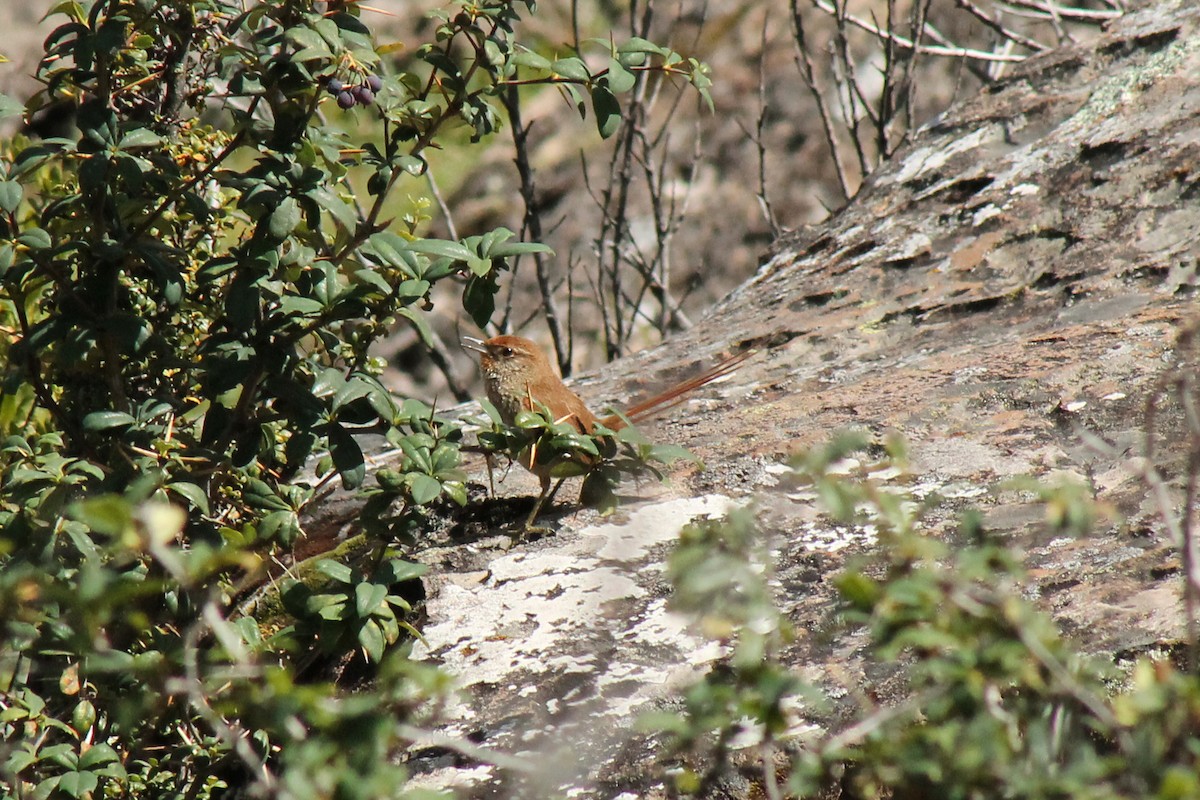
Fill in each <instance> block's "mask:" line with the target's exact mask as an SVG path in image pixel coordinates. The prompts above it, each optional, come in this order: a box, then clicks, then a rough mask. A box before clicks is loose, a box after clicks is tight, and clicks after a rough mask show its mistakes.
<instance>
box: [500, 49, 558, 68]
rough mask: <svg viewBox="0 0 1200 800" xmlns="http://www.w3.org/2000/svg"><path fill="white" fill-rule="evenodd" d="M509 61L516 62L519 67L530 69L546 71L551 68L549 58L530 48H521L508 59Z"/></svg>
mask: <svg viewBox="0 0 1200 800" xmlns="http://www.w3.org/2000/svg"><path fill="white" fill-rule="evenodd" d="M509 63H511V64H516V65H517V66H520V67H529V68H530V69H541V70H547V71H548V70H551V69H553V66H552V65H551V63H550V59H548V58H546V57H545V56H540V55H538V54H537V53H535V52H533V51H531V50H522V51H521V52H519V53H517V54H516V55H515V56H513V57H512V58H511V59H509Z"/></svg>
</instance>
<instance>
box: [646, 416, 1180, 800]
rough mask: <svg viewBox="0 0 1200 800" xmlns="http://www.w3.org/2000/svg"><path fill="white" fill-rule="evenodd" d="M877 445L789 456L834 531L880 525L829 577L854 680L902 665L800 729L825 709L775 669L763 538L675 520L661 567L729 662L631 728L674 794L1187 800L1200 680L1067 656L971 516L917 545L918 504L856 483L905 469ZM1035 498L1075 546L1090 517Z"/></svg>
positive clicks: (752, 527)
mask: <svg viewBox="0 0 1200 800" xmlns="http://www.w3.org/2000/svg"><path fill="white" fill-rule="evenodd" d="M886 450H887V452H886V453H880V451H879V449H878V448H868V447H867V440H866V439H864V438H862V437H860V436H857V435H853V434H851V435H846V436H843V437H841V438H838V439H836V440H835V441H834V442H832V443H831V444H830V445H828V446H827V447H825V448H819V449H815V450H812V451H810V452H808V453H806V454H805V455H803V456H801V457H800V458H798V459H797V461H796V463H795V464H794V467H795V468H796V473H795V480H796V481H797V483H798V484H799V485H802V486H806V487H807V488H808V489H809V490H811V491H812V492H813V493H814V494H815V495H816V496H817V497H819V498H820V499H821V501H822V502H823V505H824V506H825V507H826V508H827V509H828V510H829V511H830V512H831V516H832V517H833V520H834V522H836V523H838V524H844V525H870V526H872V527H873V528H874V529H875V530H876V531H877V533H878V536H879V539H880V544H881V547H880V551H881V554H880V556H879V557H878V558H877V559H872V560H871V561H867V562H863V563H860V564H858V565H857V566H851V567H850V568H849V569H847V570H846V571H845V572H843V573H842V574H841V575H840V576H839V577H838V578H837V586H836V589H837V593H838V595H839V598H840V601H841V613H840V615H839V623H838V624H839V628H840V629H842V630H845V631H848V632H859V633H861V634H862V635H864V636H865V637H866V648H865V654H864V655H865V658H866V661H867V663H866V664H865V665H864V668H865V669H866V671H867V673H868V674H872V675H877V674H881V668H882V667H883V666H884V665H889V664H890V665H894V666H896V667H902V668H903V670H904V674H905V676H906V683H907V691H906V695H905V696H904V697H902V698H900V699H898V700H895V701H893V703H892V704H888V705H882V704H878V703H877V702H876V701H874V700H873V699H871V698H868V697H867V696H865V695H864V696H861V697H859V701H860V702H859V704H858V707H857V708H856V709H855V710H854V711H853V712H851V714H850V715H849V719H844V718H843V719H841V721H840V723H839V727H838V729H836V730H831V731H827V732H824V733H818V732H816V730H815V729H814V728H813V727H812V726H811V725H808V724H806V723H805V716H806V715H805V713H804V712H805V709H806V708H807V709H809V710H811V711H819V710H820V709H821V708H822V707H823V706H824V705H825V701H824V700H823V697H822V695H821V693H820V692H819V691H818V690H817V689H816V688H815V687H813V686H810V685H808V684H806V683H805V682H804V681H803V680H801V679H800V678H799V677H798V676H797V675H796V673H795V672H794V670H793V669H792V668H791V667H789V666H788V665H787V663H785V660H784V659H782V658H781V653H782V650H783V649H784V648H785V647H787V646H788V645H789V644H790V643H791V642H793V641H794V632H793V630H792V629H791V627H790V626H789V624H788V621H787V619H786V617H785V616H783V615H782V614H781V613H780V611H779V610H778V609H777V608H776V606H775V604H774V601H773V599H772V596H771V591H770V589H769V587H768V581H769V579H770V576H771V573H770V563H771V560H770V558H769V557H768V547H769V546H770V540H769V537H768V536H766V535H764V534H763V532H761V531H760V530H759V529H758V526H757V522H756V519H755V517H754V515H753V513H752V512H750V511H747V510H742V511H739V512H736V513H734V514H732V515H731V516H729V517H728V518H726V519H723V520H715V521H708V522H703V523H700V524H697V525H694V526H691V527H689V528H687V529H685V531H684V533H683V535H682V537H681V541H680V543H679V545H678V547H677V549H676V552H675V553H674V554H673V556H672V557H671V560H670V562H669V574H670V577H671V579H672V582H673V583H674V585H675V594H674V597H673V600H672V604H673V607H674V608H675V609H676V610H678V611H681V612H684V613H688V614H690V615H692V616H693V617H694V618H695V619H696V620H697V622H698V626H699V629H700V630H701V631H703V632H705V633H706V634H707V635H709V636H710V637H712V638H714V639H716V640H718V641H722V642H725V643H727V645H728V646H729V655H728V657H727V658H726V659H724V660H723V661H722V662H721V663H720V664H719V665H718V666H717V667H716V668H714V669H713V670H712V671H711V672H710V674H709V675H708V676H706V677H705V678H704V679H703V680H701V681H699V682H697V683H696V684H694V685H693V686H691V687H690V688H688V689H687V690H685V692H684V694H683V697H682V700H683V703H682V710H680V711H677V712H660V713H655V714H653V715H649V716H648V717H647V718H646V719H644V720H643V724H644V726H645V727H646V728H647V729H649V730H652V731H656V732H661V733H664V734H667V741H668V742H669V746H668V755H669V756H672V759H671V760H672V762H675V761H676V760H678V759H682V761H679V762H678V763H681V764H684V765H692V766H681V767H680V768H679V769H677V770H676V771H675V773H674V786H675V788H676V789H677V790H678V791H680V792H681V793H683V794H695V795H697V796H713V795H714V794H719V793H720V791H724V789H723V788H722V787H723V781H724V780H725V779H726V778H727V777H728V776H729V772H730V770H731V769H733V768H734V766H735V765H736V767H737V768H740V769H741V770H742V771H743V774H744V775H745V776H746V777H749V778H750V779H751V780H754V781H755V782H757V783H759V784H760V786H762V787H763V790H764V794H765V796H767V797H784V796H787V797H827V796H828V797H852V798H878V797H894V798H918V797H920V798H931V797H940V798H987V797H1014V798H1029V797H1040V798H1062V800H1067V799H1068V798H1072V799H1074V798H1112V799H1113V800H1116V798H1123V799H1124V798H1128V799H1132V798H1150V797H1153V798H1161V799H1162V800H1168V798H1170V799H1174V798H1196V797H1200V675H1196V674H1189V673H1187V672H1184V671H1182V670H1181V669H1179V668H1177V667H1176V666H1174V665H1173V664H1172V663H1170V662H1169V661H1148V660H1142V661H1139V662H1138V663H1136V665H1134V667H1133V669H1132V673H1131V674H1128V675H1126V674H1123V673H1120V672H1119V671H1118V670H1117V669H1116V668H1115V667H1114V665H1113V664H1112V663H1111V661H1109V662H1102V661H1101V660H1099V659H1098V658H1091V657H1087V656H1084V655H1083V654H1081V653H1079V652H1077V651H1076V650H1075V649H1073V647H1072V645H1071V644H1070V643H1069V642H1068V641H1066V640H1064V638H1063V637H1062V636H1061V634H1060V633H1059V632H1058V630H1057V628H1056V626H1055V625H1054V623H1053V621H1052V620H1051V619H1050V618H1049V617H1048V616H1047V615H1046V614H1044V613H1042V612H1040V611H1038V610H1037V609H1036V608H1034V606H1033V605H1032V603H1030V602H1029V601H1028V600H1027V599H1025V597H1024V592H1023V578H1024V576H1023V575H1022V572H1021V569H1020V566H1019V561H1018V558H1017V555H1016V553H1015V552H1014V551H1013V550H1012V548H1011V547H1009V546H1007V545H1005V544H1004V543H1003V542H999V541H997V540H996V539H994V538H991V537H989V536H988V535H987V534H986V532H985V531H984V530H983V529H982V528H981V527H980V523H979V519H978V516H977V515H976V514H975V513H973V512H969V513H967V514H966V515H964V517H963V520H962V526H961V527H962V530H961V538H962V540H963V541H962V542H960V543H958V544H955V545H950V544H947V543H945V542H943V541H939V540H937V539H934V538H931V537H928V536H925V535H923V534H922V533H921V532H920V530H919V522H920V519H921V515H922V513H923V511H924V510H925V509H924V508H923V507H922V503H919V502H917V501H916V500H915V499H914V498H912V497H911V496H908V495H906V494H904V493H903V492H901V491H896V490H895V489H889V488H886V487H885V486H884V485H883V482H882V481H880V480H879V479H877V478H874V477H872V474H881V473H882V474H886V473H892V474H894V472H895V470H894V469H892V468H893V467H894V466H895V465H896V464H898V463H902V461H903V448H902V445H900V444H899V443H895V442H893V443H889V444H888V445H887V448H886ZM880 456H882V457H880ZM1026 488H1028V486H1026ZM1039 500H1040V501H1042V502H1044V503H1045V504H1046V521H1047V524H1048V525H1051V526H1053V527H1054V529H1055V530H1058V531H1067V530H1073V531H1074V532H1075V533H1083V532H1084V531H1083V530H1082V529H1080V528H1079V526H1076V525H1073V524H1070V523H1072V522H1073V521H1079V520H1090V519H1092V518H1093V517H1094V516H1095V514H1096V511H1097V510H1096V508H1095V507H1094V505H1092V504H1093V501H1092V499H1091V496H1090V494H1088V493H1086V492H1080V491H1077V490H1076V488H1075V487H1071V486H1065V487H1060V488H1058V489H1053V490H1051V489H1047V488H1046V487H1042V491H1041V492H1040V497H1039ZM1085 506H1086V507H1085ZM1064 509H1066V510H1067V511H1069V513H1064ZM842 677H843V678H845V677H848V676H842ZM833 680H834V681H835V682H837V681H838V680H839V677H838V676H833ZM847 688H851V687H847ZM852 691H853V689H852ZM818 716H819V715H818Z"/></svg>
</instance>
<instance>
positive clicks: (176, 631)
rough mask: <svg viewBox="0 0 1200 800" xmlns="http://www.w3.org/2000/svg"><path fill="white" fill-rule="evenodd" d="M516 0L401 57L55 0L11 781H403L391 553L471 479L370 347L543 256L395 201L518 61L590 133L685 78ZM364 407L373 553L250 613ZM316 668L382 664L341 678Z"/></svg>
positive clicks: (11, 604)
mask: <svg viewBox="0 0 1200 800" xmlns="http://www.w3.org/2000/svg"><path fill="white" fill-rule="evenodd" d="M533 10H534V8H533V3H532V2H523V3H518V2H508V0H485V2H483V3H478V4H466V5H462V6H461V7H456V8H454V9H451V10H449V11H446V12H443V13H442V14H441V15H440V16H439V21H438V22H437V23H436V25H435V30H434V34H433V41H432V42H430V43H429V44H426V45H424V46H421V47H419V48H417V49H415V51H414V58H413V60H412V62H411V63H409V64H407V65H406V66H405V67H404V69H403V70H401V71H397V72H392V71H391V70H390V68H389V66H388V65H386V64H384V63H383V60H382V59H381V57H380V55H379V52H378V51H377V49H376V47H375V45H374V43H373V40H372V37H371V32H370V30H369V28H368V27H367V25H366V24H365V22H364V19H363V17H362V14H361V10H360V9H359V8H358V6H357V3H355V2H337V3H334V2H328V3H325V2H315V1H314V0H269V1H267V2H255V3H250V4H244V3H240V2H232V0H185V1H184V2H172V3H161V2H155V1H154V0H96V1H95V2H88V0H79V1H78V2H76V1H75V0H66V2H62V3H59V4H58V5H57V6H55V7H54V8H53V9H52V12H51V13H52V15H55V16H57V17H59V18H61V19H62V20H63V21H62V23H61V24H60V25H59V26H58V27H57V28H56V29H55V30H54V31H53V32H52V33H51V34H50V36H49V37H48V38H47V40H46V52H45V57H44V59H43V60H42V62H41V66H40V69H39V75H38V77H39V79H40V80H41V81H42V83H43V84H44V87H45V88H44V90H43V91H42V92H41V93H39V94H38V96H36V97H34V98H32V99H31V100H30V101H29V103H28V104H27V109H28V111H29V112H30V113H32V112H34V111H37V110H38V109H40V108H43V107H48V106H51V105H59V106H66V107H70V108H72V109H73V111H74V119H75V124H76V127H77V132H76V134H73V135H71V136H68V137H64V138H50V139H45V140H40V141H28V140H25V139H23V138H19V137H18V138H15V139H13V140H11V141H9V142H7V143H5V144H3V146H2V148H0V329H2V330H3V332H4V336H3V337H2V338H0V354H2V355H3V357H4V362H5V364H6V368H5V370H4V374H3V376H2V379H3V383H2V385H0V531H2V532H0V565H2V571H0V691H2V692H3V703H2V704H0V784H2V785H3V786H4V787H5V789H6V793H7V794H14V795H19V796H31V797H46V796H50V795H56V796H57V795H64V796H72V797H85V796H99V795H101V794H103V795H105V796H121V795H136V794H146V795H152V796H155V797H189V798H194V797H211V796H217V795H221V794H223V793H226V791H227V790H228V791H233V790H235V789H238V788H240V787H245V786H247V785H249V786H250V787H251V788H253V789H254V790H255V791H257V792H260V793H270V794H275V795H278V796H296V797H335V796H336V797H377V796H383V795H391V794H398V793H400V792H402V791H403V785H404V783H403V775H402V771H401V769H400V768H399V767H397V766H395V765H394V764H393V763H392V759H390V758H389V757H388V754H389V753H391V752H392V751H394V750H395V749H396V748H397V747H399V746H401V745H402V744H403V741H402V738H401V737H400V735H399V733H398V727H397V722H398V720H405V719H408V720H413V719H417V720H419V719H420V714H421V713H423V712H422V711H421V709H422V708H424V707H425V704H424V701H425V700H426V699H428V698H430V697H433V696H435V695H436V693H437V691H439V690H440V688H441V687H442V685H443V683H444V681H442V680H441V678H439V677H438V676H436V675H435V674H431V673H429V672H427V671H425V670H422V669H418V668H417V667H415V666H414V665H411V664H409V663H408V662H407V661H406V660H405V659H404V658H403V652H402V651H403V646H404V641H405V640H406V638H407V635H408V633H411V630H412V628H411V622H410V621H409V620H408V619H407V614H408V611H409V610H410V602H411V601H410V599H408V598H409V595H407V594H406V592H405V587H404V584H405V582H406V581H408V580H411V579H412V578H413V577H414V576H415V575H416V574H417V573H418V571H419V570H418V569H417V568H416V567H414V566H413V565H411V564H407V563H406V562H404V561H403V560H401V559H399V558H397V555H398V553H397V552H396V550H395V544H396V543H397V542H399V541H407V540H411V538H412V537H414V536H417V535H419V534H420V531H421V526H422V523H423V520H424V519H425V514H426V511H425V509H427V508H428V506H429V504H431V503H434V502H436V501H439V500H441V499H443V498H444V499H446V500H449V501H451V502H455V503H463V502H465V501H466V490H465V486H464V483H463V475H462V474H461V472H460V471H459V470H458V448H457V443H458V440H459V437H460V432H459V430H458V428H457V426H456V425H455V424H453V423H451V422H449V421H447V420H445V419H442V418H439V417H437V416H436V415H435V414H434V413H433V412H432V411H431V410H430V409H428V408H426V407H425V406H423V405H422V404H420V403H418V402H416V401H407V402H403V403H397V401H396V400H394V399H393V398H392V397H391V396H390V395H389V393H388V392H387V391H386V390H385V389H384V388H383V387H382V386H381V384H380V383H379V380H378V376H379V374H380V371H381V368H382V364H381V363H380V362H379V361H378V359H375V358H373V357H371V355H370V346H371V344H372V343H373V342H375V341H376V340H377V339H378V338H379V337H380V336H381V335H383V334H384V333H387V332H389V331H391V330H392V329H393V327H394V326H395V325H396V324H397V323H401V324H407V325H411V326H413V327H414V328H415V329H416V330H417V332H418V333H419V334H420V335H421V336H422V337H425V338H426V339H428V336H429V331H428V328H427V323H426V322H425V320H424V318H423V314H424V312H425V309H426V308H428V306H429V304H430V303H431V296H432V295H431V293H432V291H433V289H434V287H435V286H436V285H437V284H439V283H442V284H444V283H447V282H449V283H454V284H456V285H457V286H458V287H459V289H460V291H461V294H462V298H463V305H464V307H465V309H466V311H467V312H468V313H469V314H471V315H472V316H473V317H474V318H475V320H476V321H477V322H479V323H480V324H482V323H484V322H486V320H487V318H488V317H489V316H490V314H491V312H492V309H493V294H494V293H495V291H496V288H497V281H498V278H499V275H500V274H501V273H502V271H503V270H505V269H506V268H507V266H508V264H507V260H508V259H511V258H513V257H516V256H519V255H522V254H525V253H531V252H538V251H544V250H545V248H544V247H542V246H541V245H539V244H537V243H524V242H517V241H513V234H512V233H511V232H510V231H507V230H503V229H499V230H495V231H490V232H482V233H480V234H478V235H472V236H468V237H465V238H464V239H462V240H461V241H446V240H437V239H431V238H423V237H422V236H421V235H420V225H421V222H422V219H421V217H420V215H419V213H414V212H412V211H411V210H409V211H405V210H404V208H402V207H401V206H400V204H399V203H398V201H397V200H396V197H397V196H403V195H404V194H406V193H408V194H413V193H418V194H419V193H420V188H419V184H416V183H414V181H417V180H418V179H419V178H420V176H421V174H422V173H423V171H424V169H425V162H424V160H423V158H424V156H423V154H424V152H425V151H426V150H427V149H428V148H430V147H435V146H438V143H439V141H440V139H441V138H442V137H444V136H445V135H446V134H447V132H448V131H451V130H453V129H455V128H460V127H463V126H466V127H467V128H468V129H469V130H470V131H471V132H472V135H473V138H474V139H475V140H478V139H479V138H481V137H484V136H486V135H488V134H490V133H492V132H493V131H494V130H496V128H497V127H498V125H499V124H500V123H501V120H502V109H503V103H502V102H501V101H500V98H499V95H500V93H501V92H502V91H506V90H507V87H508V86H510V85H515V84H522V85H523V84H539V83H540V84H553V85H557V86H560V87H561V88H562V89H563V90H564V91H565V92H566V93H567V94H568V95H569V96H571V97H573V98H574V99H575V100H576V101H578V102H579V103H580V108H581V110H582V109H583V107H584V106H583V101H584V100H586V101H588V103H589V104H590V111H591V113H593V114H594V115H595V118H596V120H597V123H598V126H599V128H600V131H601V133H603V134H606V135H607V134H608V133H611V132H612V130H613V128H614V126H615V125H616V124H617V123H618V122H619V105H618V104H617V100H616V97H617V95H619V94H620V93H622V92H625V91H628V90H629V89H630V88H631V87H632V82H631V81H630V77H631V76H632V75H634V74H635V73H643V74H646V75H648V76H649V75H657V76H660V77H661V78H663V79H665V78H667V77H669V76H671V75H683V76H684V77H685V78H688V79H690V80H692V81H693V83H695V84H696V85H697V86H698V87H699V88H700V89H701V90H703V89H704V87H705V85H706V81H707V78H706V77H705V73H704V70H703V69H702V68H700V65H698V64H697V63H696V62H694V61H689V60H686V59H683V58H682V57H680V56H678V55H677V54H674V53H672V52H671V51H669V50H666V49H663V48H659V47H657V46H655V45H653V44H651V43H649V42H644V41H642V40H632V41H627V42H619V43H616V44H603V45H598V44H596V43H592V44H591V45H589V46H592V47H595V48H597V49H599V50H601V51H602V52H603V55H604V59H603V60H604V67H603V68H602V69H598V70H594V69H592V68H591V67H589V66H588V65H587V64H586V63H585V62H584V61H583V60H582V58H581V57H580V54H579V53H575V52H570V53H567V54H566V55H564V56H563V57H561V58H557V59H550V58H545V57H543V56H540V55H538V54H537V53H535V52H533V51H532V50H530V49H529V48H526V47H524V46H522V45H521V44H520V42H519V40H518V38H517V35H516V30H517V28H518V26H519V23H520V15H521V14H523V13H529V12H532V11H533ZM14 108H19V106H18V105H17V104H14V103H13V102H12V101H11V99H9V98H3V102H2V103H0V111H3V112H4V113H12V111H13V110H14ZM366 122H369V123H370V124H369V125H362V124H360V123H366ZM359 128H361V129H363V130H367V131H369V132H368V133H367V134H366V141H360V140H359V139H358V138H356V136H357V135H352V134H350V133H347V131H348V130H356V129H359ZM356 174H362V175H365V176H366V177H365V180H364V181H363V182H364V185H365V193H358V194H356V193H355V191H354V189H353V186H352V183H351V178H352V176H353V175H356ZM419 205H420V204H419V203H418V204H417V208H419ZM397 209H399V210H397ZM392 215H397V216H400V223H399V224H398V225H393V224H392V223H391V222H390V221H389V219H388V217H389V216H392ZM364 428H370V429H373V430H380V431H383V432H384V433H385V434H386V436H387V438H388V439H389V441H391V442H392V443H393V444H394V445H396V446H397V447H398V448H399V449H400V450H401V451H402V452H403V457H402V458H401V459H399V461H398V462H397V464H396V466H395V468H394V469H391V470H389V471H387V472H386V473H383V474H381V475H379V476H378V480H377V481H376V482H375V483H372V484H370V485H369V486H368V487H367V488H368V489H369V491H370V492H371V493H372V495H373V496H372V498H371V499H370V501H369V506H368V512H367V514H366V515H365V519H364V523H363V524H364V527H365V528H366V530H367V533H368V534H369V538H370V539H371V541H372V543H373V545H374V546H373V547H371V548H369V553H368V557H367V559H366V560H365V561H364V562H363V563H355V564H352V565H344V564H338V563H336V562H332V561H330V562H327V563H326V564H325V565H318V567H317V569H316V570H314V571H313V574H314V575H315V576H316V577H317V578H318V579H319V580H317V581H316V582H314V583H311V584H310V583H303V584H295V583H286V582H285V583H284V584H283V585H282V586H281V587H280V589H281V595H280V600H281V602H280V603H278V604H276V607H275V609H274V610H275V611H276V612H278V615H277V616H276V617H275V618H272V619H271V620H270V623H269V624H263V625H260V624H259V623H258V622H256V621H255V620H254V619H252V618H251V617H249V616H247V615H245V614H243V613H241V612H240V606H239V603H241V602H242V601H243V600H244V599H245V598H246V596H247V594H248V593H249V592H251V591H252V590H253V589H254V588H255V587H256V586H258V585H259V584H261V583H262V582H264V581H265V580H267V579H268V577H269V576H270V574H271V573H270V570H269V569H268V567H269V565H270V564H272V563H273V561H274V560H275V558H276V555H277V554H279V553H281V552H285V551H286V549H287V548H290V547H291V546H292V544H293V543H294V542H295V540H296V539H297V538H298V537H299V536H301V535H303V529H302V522H301V520H302V515H303V513H304V511H305V508H306V506H307V505H308V504H310V503H312V502H313V500H314V497H316V490H317V487H318V485H319V483H318V481H319V480H321V479H325V478H328V477H329V476H330V475H332V474H336V475H337V476H339V477H340V479H341V481H342V483H343V484H344V485H345V486H347V487H350V488H354V487H358V486H364V485H366V483H367V475H366V468H365V460H364V457H363V453H362V451H361V449H360V447H359V445H358V443H357V441H356V438H355V433H356V431H358V430H360V429H364ZM322 660H323V663H327V664H337V663H341V664H343V665H344V664H345V663H346V662H347V661H357V662H360V663H370V664H374V665H377V667H376V673H375V682H374V683H373V684H372V685H371V686H370V688H368V689H362V690H361V691H360V692H358V693H356V694H353V695H342V694H340V693H339V692H338V691H337V689H336V687H335V686H333V685H332V684H331V683H330V682H329V681H328V677H329V674H330V673H329V672H323V671H321V670H320V669H315V668H313V665H314V663H317V662H321V661H322Z"/></svg>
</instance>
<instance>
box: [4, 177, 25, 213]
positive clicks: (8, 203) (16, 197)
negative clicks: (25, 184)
mask: <svg viewBox="0 0 1200 800" xmlns="http://www.w3.org/2000/svg"><path fill="white" fill-rule="evenodd" d="M23 196H24V190H23V189H22V188H21V184H19V183H17V182H16V181H0V209H4V210H5V211H7V212H8V213H9V214H11V213H13V212H14V211H16V210H17V206H18V205H20V204H21V198H22V197H23Z"/></svg>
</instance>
